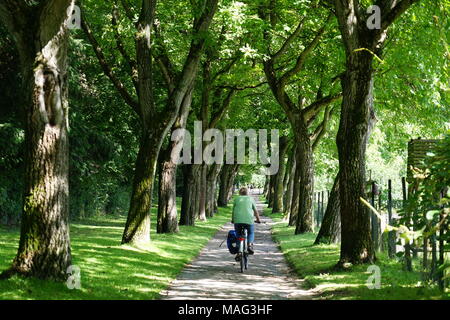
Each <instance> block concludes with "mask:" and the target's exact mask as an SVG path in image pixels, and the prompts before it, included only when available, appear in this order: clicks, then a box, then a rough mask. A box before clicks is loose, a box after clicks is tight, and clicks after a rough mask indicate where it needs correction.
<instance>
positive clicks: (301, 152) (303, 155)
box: [295, 119, 314, 234]
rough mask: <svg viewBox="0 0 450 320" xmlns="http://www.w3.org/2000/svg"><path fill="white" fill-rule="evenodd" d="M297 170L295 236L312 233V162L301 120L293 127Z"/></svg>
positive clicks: (304, 127) (309, 142)
mask: <svg viewBox="0 0 450 320" xmlns="http://www.w3.org/2000/svg"><path fill="white" fill-rule="evenodd" d="M295 129H296V140H297V164H298V168H299V181H300V189H299V204H298V214H297V224H296V228H295V234H300V233H305V232H313V231H314V230H313V196H314V162H313V161H314V160H313V150H312V145H311V140H310V138H309V133H308V128H307V127H306V124H305V123H304V121H303V119H300V120H298V122H297V123H296V126H295Z"/></svg>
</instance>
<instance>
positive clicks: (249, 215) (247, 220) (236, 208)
mask: <svg viewBox="0 0 450 320" xmlns="http://www.w3.org/2000/svg"><path fill="white" fill-rule="evenodd" d="M254 217H256V223H261V220H260V218H259V213H258V210H256V204H255V201H254V200H253V198H252V197H251V196H249V195H248V189H247V188H245V187H243V188H241V189H240V190H239V196H238V197H236V198H235V199H234V203H233V214H232V218H231V223H234V230H236V233H237V235H238V236H241V234H240V233H241V232H243V231H244V229H247V239H248V248H247V251H248V253H249V254H253V253H254V251H253V241H254V240H255V225H254ZM236 259H238V257H237V256H236Z"/></svg>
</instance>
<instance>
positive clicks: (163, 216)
mask: <svg viewBox="0 0 450 320" xmlns="http://www.w3.org/2000/svg"><path fill="white" fill-rule="evenodd" d="M191 102H192V90H189V91H188V92H187V93H186V96H185V97H184V100H183V103H182V106H181V108H180V113H179V115H178V117H177V119H176V120H175V123H174V124H173V126H172V130H171V132H172V133H173V132H174V131H176V130H179V129H184V128H186V123H187V118H188V116H189V110H190V107H191ZM183 141H184V131H178V135H177V136H176V138H175V139H174V141H172V139H171V141H170V142H169V145H168V146H167V148H166V149H165V150H164V152H162V156H161V157H160V158H161V161H160V162H161V163H160V172H159V192H158V195H159V196H158V223H157V228H156V230H157V232H158V233H174V232H178V220H177V193H176V186H177V182H176V174H177V164H176V163H177V162H178V160H179V157H180V154H179V153H176V148H177V147H178V146H180V145H183Z"/></svg>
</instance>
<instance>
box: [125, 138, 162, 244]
mask: <svg viewBox="0 0 450 320" xmlns="http://www.w3.org/2000/svg"><path fill="white" fill-rule="evenodd" d="M141 140H142V141H141V145H140V147H139V152H138V156H137V159H136V165H135V173H134V179H133V188H132V193H131V200H130V209H129V211H128V216H127V222H126V225H125V230H124V233H123V236H122V244H123V243H145V242H149V241H150V210H151V203H152V194H153V184H154V179H155V171H156V163H157V161H158V154H159V150H160V148H161V140H162V137H160V136H159V135H155V134H147V135H143V137H142V138H141Z"/></svg>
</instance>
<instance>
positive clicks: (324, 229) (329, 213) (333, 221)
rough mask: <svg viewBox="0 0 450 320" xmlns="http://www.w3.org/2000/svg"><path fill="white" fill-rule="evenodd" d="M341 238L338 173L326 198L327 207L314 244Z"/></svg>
mask: <svg viewBox="0 0 450 320" xmlns="http://www.w3.org/2000/svg"><path fill="white" fill-rule="evenodd" d="M340 239H341V219H340V203H339V173H338V174H337V175H336V178H335V179H334V184H333V188H332V189H331V192H330V198H329V199H328V204H327V209H326V211H325V215H324V217H323V221H322V225H321V227H320V230H319V233H318V235H317V237H316V240H315V241H314V244H320V243H326V244H330V243H337V242H339V241H340Z"/></svg>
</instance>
